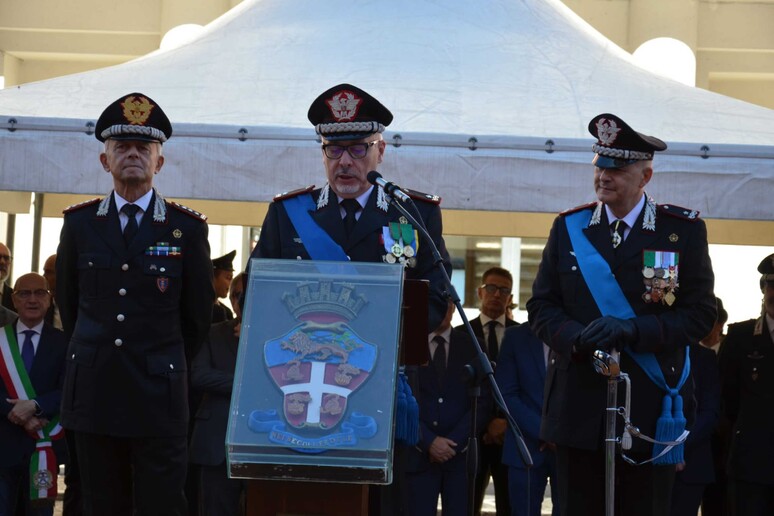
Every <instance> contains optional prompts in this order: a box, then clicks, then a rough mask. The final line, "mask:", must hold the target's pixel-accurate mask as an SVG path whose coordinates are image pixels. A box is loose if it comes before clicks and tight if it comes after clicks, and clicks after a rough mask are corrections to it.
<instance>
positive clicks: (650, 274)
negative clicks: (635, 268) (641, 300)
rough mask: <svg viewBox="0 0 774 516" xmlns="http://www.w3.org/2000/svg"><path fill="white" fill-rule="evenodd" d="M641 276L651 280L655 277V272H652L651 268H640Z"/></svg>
mask: <svg viewBox="0 0 774 516" xmlns="http://www.w3.org/2000/svg"><path fill="white" fill-rule="evenodd" d="M642 275H643V276H645V277H646V278H648V279H650V278H652V277H653V276H655V275H656V271H654V270H653V267H647V266H645V267H643V268H642Z"/></svg>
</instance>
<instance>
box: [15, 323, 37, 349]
mask: <svg viewBox="0 0 774 516" xmlns="http://www.w3.org/2000/svg"><path fill="white" fill-rule="evenodd" d="M25 330H33V331H34V332H35V333H34V334H33V335H32V347H33V349H34V350H35V353H37V352H38V344H39V343H40V333H41V332H42V331H43V321H40V322H39V323H38V324H36V325H35V326H33V327H32V328H29V327H28V326H27V325H26V324H24V323H23V322H21V319H17V320H16V342H17V343H18V344H19V353H21V351H22V347H24V338H25V337H26V335H24V331H25Z"/></svg>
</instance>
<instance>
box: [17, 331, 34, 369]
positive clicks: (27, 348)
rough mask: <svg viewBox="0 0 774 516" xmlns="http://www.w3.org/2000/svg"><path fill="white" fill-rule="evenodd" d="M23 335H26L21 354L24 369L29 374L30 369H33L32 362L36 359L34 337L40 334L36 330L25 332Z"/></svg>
mask: <svg viewBox="0 0 774 516" xmlns="http://www.w3.org/2000/svg"><path fill="white" fill-rule="evenodd" d="M22 333H23V334H24V343H23V344H22V352H21V356H22V362H24V368H25V369H26V370H27V372H28V373H29V372H30V369H32V360H33V359H34V358H35V346H34V345H33V344H32V336H33V335H35V334H36V333H38V332H36V331H35V330H24V331H22Z"/></svg>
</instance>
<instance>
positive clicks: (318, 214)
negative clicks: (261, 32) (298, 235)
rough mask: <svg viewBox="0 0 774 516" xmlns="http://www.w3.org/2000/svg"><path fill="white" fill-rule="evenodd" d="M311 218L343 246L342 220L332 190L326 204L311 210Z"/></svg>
mask: <svg viewBox="0 0 774 516" xmlns="http://www.w3.org/2000/svg"><path fill="white" fill-rule="evenodd" d="M312 218H313V219H314V221H315V222H316V223H317V225H318V226H320V227H321V228H322V229H323V230H324V231H325V232H326V233H328V235H330V237H331V238H332V239H333V240H334V241H335V242H336V243H337V244H339V245H340V246H341V247H344V243H345V242H346V240H347V239H346V236H345V234H344V220H342V218H341V211H340V210H339V203H338V200H337V198H336V194H334V193H333V191H331V193H330V198H329V201H328V204H327V205H326V206H324V207H322V208H320V209H319V210H315V211H313V212H312Z"/></svg>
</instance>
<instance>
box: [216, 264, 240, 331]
mask: <svg viewBox="0 0 774 516" xmlns="http://www.w3.org/2000/svg"><path fill="white" fill-rule="evenodd" d="M235 256H236V249H235V250H233V251H231V252H230V253H228V254H224V255H223V256H221V257H219V258H215V259H213V260H212V286H213V288H214V289H215V304H214V305H212V324H217V323H219V322H223V321H230V320H231V319H233V318H234V313H233V312H232V311H231V309H230V308H229V307H227V306H226V305H224V304H223V303H221V302H220V300H221V299H222V298H224V297H228V291H229V288H230V286H231V280H232V279H233V278H234V257H235Z"/></svg>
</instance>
